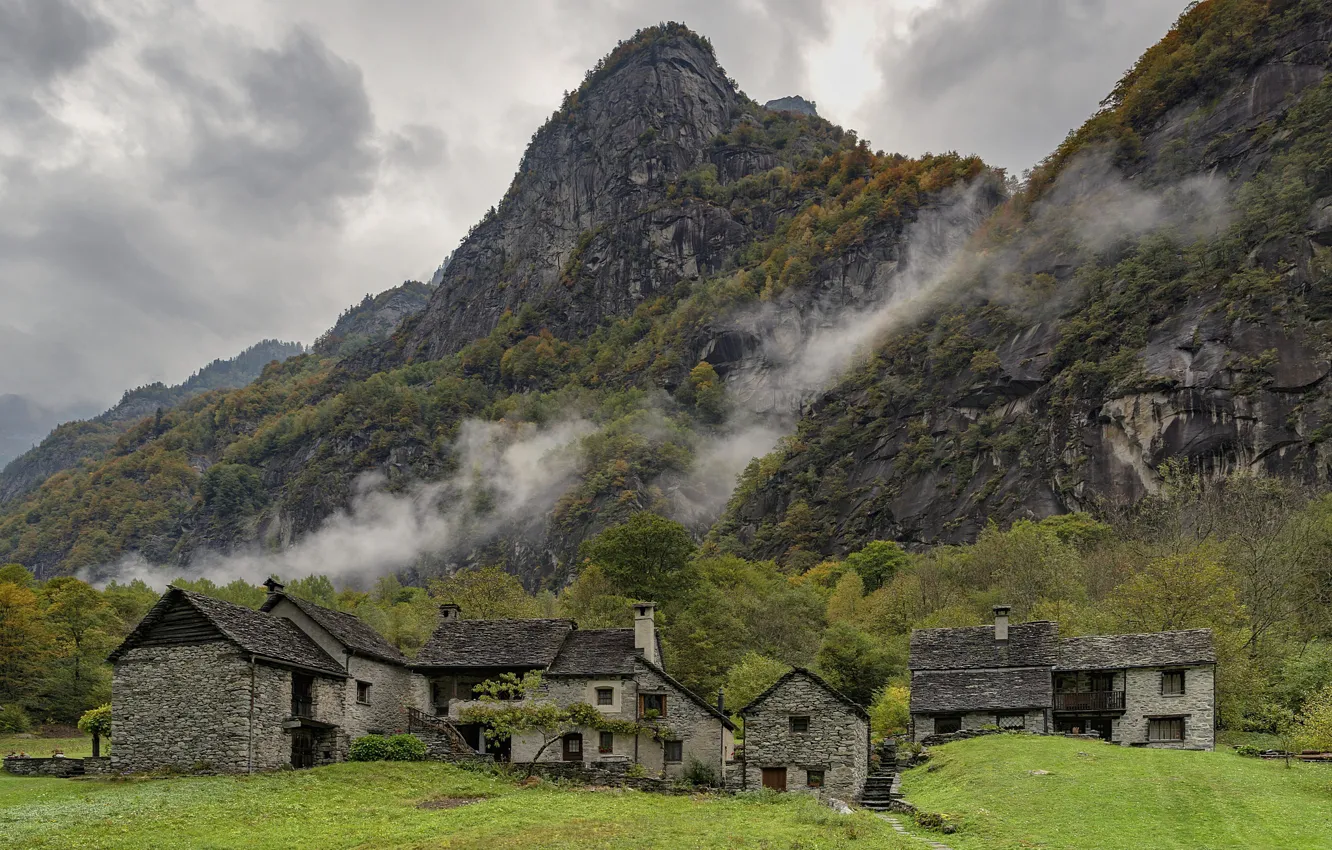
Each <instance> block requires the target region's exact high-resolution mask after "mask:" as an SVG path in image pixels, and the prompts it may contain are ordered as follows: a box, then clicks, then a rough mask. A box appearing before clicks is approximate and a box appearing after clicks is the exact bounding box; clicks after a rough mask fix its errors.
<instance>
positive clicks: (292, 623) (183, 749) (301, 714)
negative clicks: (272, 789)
mask: <svg viewBox="0 0 1332 850" xmlns="http://www.w3.org/2000/svg"><path fill="white" fill-rule="evenodd" d="M269 591H270V596H269V599H268V601H267V603H266V604H265V606H264V608H265V610H263V611H255V610H252V609H250V608H246V607H244V606H241V605H233V604H231V603H230V602H224V601H222V600H220V599H214V598H212V597H209V596H204V595H202V594H198V593H192V592H190V591H187V590H182V589H180V588H174V587H173V588H171V589H170V590H168V591H167V592H166V594H165V595H163V596H162V598H161V599H159V600H158V602H157V604H156V605H154V606H153V608H152V609H151V610H150V611H149V612H148V614H147V616H145V617H144V619H143V621H142V622H140V623H139V625H138V626H137V627H136V628H135V629H134V631H133V632H131V633H130V635H129V637H127V638H126V639H125V641H124V643H122V644H121V645H120V646H119V647H118V648H117V649H116V650H115V651H114V652H112V653H111V655H110V660H111V662H112V663H113V664H114V668H113V673H112V703H113V705H114V710H113V714H112V738H113V740H114V741H115V747H114V748H113V750H112V756H111V759H112V769H113V770H116V771H132V772H138V771H147V770H155V769H158V768H174V769H180V770H215V771H218V772H225V773H246V772H250V771H257V770H272V769H275V768H279V767H284V766H292V767H312V766H314V765H316V764H327V763H330V762H335V761H341V760H342V759H344V758H345V757H346V753H347V747H348V746H349V744H350V741H351V740H352V739H353V738H356V737H359V736H361V735H365V734H368V733H369V732H379V731H383V732H393V731H397V730H400V729H405V725H406V724H405V720H406V716H407V709H408V708H409V707H413V703H414V702H417V701H419V702H422V703H423V702H424V696H423V694H424V683H419V684H418V682H417V679H416V677H413V676H412V674H411V672H410V671H409V670H408V669H407V668H406V666H405V665H404V664H403V662H404V661H405V659H403V658H402V656H401V655H400V654H399V653H398V652H397V650H396V649H394V648H393V647H392V646H391V645H389V644H388V642H387V641H385V640H384V639H383V638H382V637H380V636H379V635H378V634H377V633H375V632H374V631H373V630H372V629H370V628H369V627H367V626H365V625H364V624H363V623H361V622H360V621H359V620H357V619H356V618H355V617H353V616H351V615H348V614H342V613H340V612H337V611H331V610H329V609H326V608H321V607H319V606H317V605H314V604H312V603H309V602H305V601H297V600H293V599H290V598H288V597H286V596H285V595H284V594H283V593H282V586H281V585H278V584H276V583H272V584H271V585H270V587H269ZM418 691H419V693H418Z"/></svg>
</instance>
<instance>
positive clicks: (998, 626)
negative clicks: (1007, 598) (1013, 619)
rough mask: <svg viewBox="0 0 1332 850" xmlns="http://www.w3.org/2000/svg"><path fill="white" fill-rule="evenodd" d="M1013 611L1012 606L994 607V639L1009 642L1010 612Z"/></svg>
mask: <svg viewBox="0 0 1332 850" xmlns="http://www.w3.org/2000/svg"><path fill="white" fill-rule="evenodd" d="M1011 610H1013V607H1012V606H1011V605H996V606H994V639H995V640H1008V612H1009V611H1011Z"/></svg>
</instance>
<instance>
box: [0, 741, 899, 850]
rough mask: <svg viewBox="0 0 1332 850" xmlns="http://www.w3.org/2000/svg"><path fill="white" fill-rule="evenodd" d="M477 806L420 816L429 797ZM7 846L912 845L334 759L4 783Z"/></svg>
mask: <svg viewBox="0 0 1332 850" xmlns="http://www.w3.org/2000/svg"><path fill="white" fill-rule="evenodd" d="M457 798H463V799H468V800H474V801H475V802H469V803H466V804H463V805H457V806H456V807H451V806H452V805H453V803H450V802H445V803H443V804H442V805H441V807H439V808H422V807H420V804H421V803H424V802H427V801H432V800H451V799H452V800H453V801H454V802H456V799H457ZM0 836H3V841H0V844H3V846H4V847H6V848H11V847H12V848H31V847H51V848H75V847H77V848H85V849H86V850H92V848H164V847H189V848H230V847H246V848H270V847H271V848H281V850H291V848H300V847H309V848H319V850H338V848H367V850H368V848H381V847H393V848H485V850H499V848H516V847H541V848H590V847H643V848H663V850H665V848H685V847H689V848H694V847H745V848H770V850H816V848H831V847H865V848H879V847H882V848H893V849H895V850H907V848H911V849H912V850H920V847H921V846H922V845H920V842H918V841H915V840H908V839H902V838H899V837H897V836H895V835H893V834H892V833H891V831H890V829H889V828H888V825H887V824H885V823H883V822H882V821H880V820H877V819H875V818H873V817H872V816H870V815H868V814H866V813H857V814H855V815H849V816H842V815H837V814H834V813H833V812H831V811H830V810H828V809H826V808H823V807H821V806H819V805H818V804H816V803H815V802H814V801H813V800H811V799H808V798H804V797H798V796H796V795H768V796H767V797H763V796H757V795H755V796H747V797H742V798H711V797H703V796H696V797H673V796H672V797H667V796H662V795H656V794H645V793H640V792H636V791H592V790H582V789H564V788H556V787H553V786H551V785H548V784H547V785H541V786H538V787H535V788H518V787H516V786H515V784H514V783H513V782H511V781H508V780H504V779H500V778H495V777H492V776H488V775H484V774H479V773H473V772H469V771H465V770H461V769H459V768H455V767H452V766H450V765H443V764H433V763H425V764H392V763H385V762H381V763H372V764H340V765H333V766H331V767H324V768H317V769H315V770H306V771H299V772H283V773H276V774H267V775H260V776H254V777H220V776H216V777H182V778H175V779H162V780H143V781H130V782H126V781H108V780H102V779H97V780H93V779H85V780H63V779H22V778H17V777H9V776H3V775H0Z"/></svg>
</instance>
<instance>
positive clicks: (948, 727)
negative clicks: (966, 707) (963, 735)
mask: <svg viewBox="0 0 1332 850" xmlns="http://www.w3.org/2000/svg"><path fill="white" fill-rule="evenodd" d="M961 731H962V718H961V716H960V715H957V714H946V715H943V716H942V717H936V718H934V734H936V735H948V734H951V733H953V732H961Z"/></svg>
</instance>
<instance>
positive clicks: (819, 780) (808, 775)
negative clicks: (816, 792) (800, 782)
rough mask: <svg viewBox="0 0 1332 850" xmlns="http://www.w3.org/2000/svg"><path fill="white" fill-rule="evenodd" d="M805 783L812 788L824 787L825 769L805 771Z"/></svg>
mask: <svg viewBox="0 0 1332 850" xmlns="http://www.w3.org/2000/svg"><path fill="white" fill-rule="evenodd" d="M805 784H806V785H808V786H809V787H810V788H822V787H823V771H821V770H807V771H805Z"/></svg>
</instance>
